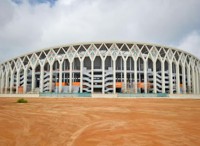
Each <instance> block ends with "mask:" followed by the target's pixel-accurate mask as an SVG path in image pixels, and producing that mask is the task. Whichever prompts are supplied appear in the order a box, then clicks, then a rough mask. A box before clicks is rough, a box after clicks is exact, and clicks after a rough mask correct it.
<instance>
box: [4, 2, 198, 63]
mask: <svg viewBox="0 0 200 146" xmlns="http://www.w3.org/2000/svg"><path fill="white" fill-rule="evenodd" d="M91 41H136V42H148V43H156V44H161V45H167V46H172V47H176V48H180V49H183V50H185V51H188V52H190V53H192V54H194V55H195V56H197V57H199V58H200V0H0V62H2V61H6V60H8V59H10V58H12V57H15V56H19V55H23V54H25V53H27V52H32V51H36V50H40V49H43V48H48V47H53V46H59V45H64V44H70V43H77V42H91Z"/></svg>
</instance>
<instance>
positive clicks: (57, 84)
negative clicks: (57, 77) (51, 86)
mask: <svg viewBox="0 0 200 146" xmlns="http://www.w3.org/2000/svg"><path fill="white" fill-rule="evenodd" d="M65 85H66V83H65V82H62V86H65ZM56 86H59V82H56Z"/></svg>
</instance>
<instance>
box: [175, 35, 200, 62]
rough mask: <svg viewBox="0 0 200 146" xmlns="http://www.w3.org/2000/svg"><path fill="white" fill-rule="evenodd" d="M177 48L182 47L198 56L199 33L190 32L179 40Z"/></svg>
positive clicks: (199, 46) (199, 50) (199, 51)
mask: <svg viewBox="0 0 200 146" xmlns="http://www.w3.org/2000/svg"><path fill="white" fill-rule="evenodd" d="M178 48H182V49H184V50H185V51H187V52H190V53H192V54H193V55H194V56H196V57H198V58H200V34H199V33H197V32H192V33H190V34H189V35H188V36H186V37H185V38H184V39H183V40H181V42H180V44H179V46H178Z"/></svg>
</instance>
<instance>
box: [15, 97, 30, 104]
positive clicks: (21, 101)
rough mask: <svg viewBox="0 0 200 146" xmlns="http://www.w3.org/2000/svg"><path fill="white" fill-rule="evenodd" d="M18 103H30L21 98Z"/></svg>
mask: <svg viewBox="0 0 200 146" xmlns="http://www.w3.org/2000/svg"><path fill="white" fill-rule="evenodd" d="M17 103H28V101H27V100H26V99H24V98H20V99H18V100H17Z"/></svg>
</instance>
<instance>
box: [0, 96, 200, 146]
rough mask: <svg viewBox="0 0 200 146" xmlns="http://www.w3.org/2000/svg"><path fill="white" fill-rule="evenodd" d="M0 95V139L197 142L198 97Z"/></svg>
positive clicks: (76, 144) (72, 143)
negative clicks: (22, 101) (20, 97)
mask: <svg viewBox="0 0 200 146" xmlns="http://www.w3.org/2000/svg"><path fill="white" fill-rule="evenodd" d="M16 100H17V98H0V145H2V146H6V145H17V146H34V145H35V146H40V145H41V146H51V145H52V146H54V145H58V146H60V145H61V146H62V145H67V146H135V145H136V146H137V145H138V146H186V145H187V146H200V100H186V99H184V100H183V99H182V100H180V99H92V98H90V99H83V98H82V99H80V98H76V99H72V98H65V99H56V98H54V99H52V98H51V99H36V98H34V99H33V98H32V99H30V98H28V101H29V103H27V104H19V103H16Z"/></svg>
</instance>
